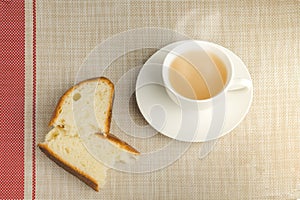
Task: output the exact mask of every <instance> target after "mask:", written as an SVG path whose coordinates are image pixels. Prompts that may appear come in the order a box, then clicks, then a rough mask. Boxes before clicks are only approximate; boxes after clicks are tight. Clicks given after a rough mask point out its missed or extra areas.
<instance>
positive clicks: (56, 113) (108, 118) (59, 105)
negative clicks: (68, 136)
mask: <svg viewBox="0 0 300 200" xmlns="http://www.w3.org/2000/svg"><path fill="white" fill-rule="evenodd" d="M100 81H104V82H106V83H107V84H108V85H109V86H110V87H111V90H112V92H111V96H110V104H109V108H108V112H107V116H106V122H105V126H106V127H105V128H106V131H105V133H109V130H110V123H111V117H112V105H113V94H114V84H113V83H112V82H111V81H110V80H109V79H108V78H106V77H97V78H91V79H87V80H84V81H82V82H80V83H78V84H76V85H74V86H72V87H71V88H69V89H68V90H67V91H66V92H65V93H64V94H63V95H62V96H61V97H60V99H59V101H58V103H57V106H56V108H55V110H54V112H53V114H52V117H51V120H50V122H49V124H48V126H54V125H55V122H56V121H57V119H58V117H59V115H60V112H61V109H62V107H63V105H64V102H65V99H66V98H67V97H68V96H69V95H71V93H72V92H73V90H75V89H76V88H78V87H79V86H81V85H83V84H85V83H87V82H100Z"/></svg>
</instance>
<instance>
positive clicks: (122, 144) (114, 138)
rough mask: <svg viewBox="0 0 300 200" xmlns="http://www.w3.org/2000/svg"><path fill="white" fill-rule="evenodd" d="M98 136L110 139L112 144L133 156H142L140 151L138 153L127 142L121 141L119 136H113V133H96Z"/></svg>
mask: <svg viewBox="0 0 300 200" xmlns="http://www.w3.org/2000/svg"><path fill="white" fill-rule="evenodd" d="M96 135H97V136H98V137H102V138H105V139H108V140H109V141H110V142H112V143H114V144H115V145H117V146H119V147H120V148H122V149H124V150H126V151H128V152H130V153H132V154H135V155H139V154H140V152H139V151H137V150H136V149H135V148H133V147H132V146H130V145H129V144H128V143H127V142H124V141H123V140H121V139H119V138H118V137H117V136H115V135H113V134H112V133H109V134H100V133H96Z"/></svg>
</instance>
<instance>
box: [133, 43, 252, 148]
mask: <svg viewBox="0 0 300 200" xmlns="http://www.w3.org/2000/svg"><path fill="white" fill-rule="evenodd" d="M181 43H182V41H179V42H175V43H172V44H169V45H167V46H165V47H163V48H162V49H160V50H158V51H157V52H156V53H155V54H154V55H152V56H151V57H150V58H149V59H148V60H147V61H146V63H145V64H144V66H143V67H142V68H141V70H140V72H139V75H138V77H137V81H136V101H137V104H138V107H139V109H140V111H141V113H142V115H143V116H144V118H145V119H146V121H147V122H148V123H149V124H150V125H151V126H152V127H153V128H154V129H155V130H157V131H158V132H160V133H161V134H163V135H166V136H168V137H170V138H173V139H176V140H180V141H186V142H205V141H209V140H213V139H217V138H219V137H221V136H224V135H225V134H227V133H229V132H230V131H231V130H233V129H234V128H235V127H236V126H237V125H238V124H239V123H240V122H241V121H242V120H243V119H244V117H245V116H246V114H247V113H248V111H249V108H250V106H251V103H252V98H253V86H252V85H251V87H250V88H249V89H248V90H245V91H239V92H229V93H227V94H226V95H225V102H226V103H225V112H224V109H223V113H218V111H217V110H216V109H214V108H213V107H211V108H208V109H205V110H195V111H185V110H184V111H183V110H182V109H181V108H180V106H178V105H177V104H175V103H174V102H173V101H172V100H171V99H170V98H169V96H168V95H167V93H166V90H165V88H164V87H163V82H162V76H161V70H162V63H163V61H164V58H165V57H166V55H167V53H168V52H170V50H171V49H173V48H174V47H176V46H177V45H179V44H181ZM216 46H218V47H219V48H222V49H223V50H224V51H225V52H226V53H227V54H228V56H229V57H230V58H231V60H232V62H233V65H234V68H235V69H234V70H235V74H236V75H235V76H236V77H239V78H246V79H248V80H251V77H250V74H249V72H248V70H247V67H246V66H245V64H244V63H243V61H242V60H241V59H240V58H239V57H238V56H237V55H235V54H234V53H233V52H231V51H230V50H228V49H226V48H224V47H222V46H219V45H216ZM221 110H222V109H221ZM183 116H184V117H183ZM216 116H217V117H216ZM220 117H221V120H219V119H220ZM218 118H219V119H218ZM216 119H217V120H216ZM222 119H224V120H222ZM195 120H196V127H195V126H193V124H195ZM220 124H221V125H220Z"/></svg>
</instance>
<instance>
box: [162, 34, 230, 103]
mask: <svg viewBox="0 0 300 200" xmlns="http://www.w3.org/2000/svg"><path fill="white" fill-rule="evenodd" d="M182 42H183V43H182V44H179V45H178V46H176V47H174V48H173V49H171V50H170V51H169V52H168V53H167V55H166V57H165V58H164V61H163V66H162V79H163V82H164V86H165V87H166V89H167V90H170V91H171V92H172V93H173V94H174V95H175V97H176V99H177V100H178V98H180V99H182V100H185V101H188V102H192V103H202V102H203V103H204V102H211V101H213V100H215V99H217V98H219V97H220V96H221V95H222V94H223V93H224V92H225V91H226V90H227V89H228V87H229V83H230V81H231V79H232V77H233V67H232V66H233V64H232V61H231V59H230V57H229V56H228V55H227V54H226V53H225V52H224V51H223V50H222V49H221V48H220V47H221V46H220V45H218V44H215V43H212V42H208V41H203V40H185V41H182ZM188 43H196V44H198V45H207V46H209V47H212V48H214V49H217V51H219V53H221V54H223V55H224V57H225V58H226V59H227V60H228V63H229V64H230V66H229V67H228V66H227V65H226V70H228V69H229V70H230V74H227V80H226V83H225V84H224V88H223V89H222V90H221V91H219V92H218V93H217V94H215V95H214V96H212V97H210V98H207V99H190V98H187V97H185V96H182V95H181V94H179V93H178V92H177V91H176V90H175V89H174V88H173V86H172V84H171V83H170V81H169V78H167V77H166V76H167V72H168V70H169V67H170V66H169V65H167V64H170V63H171V62H170V61H169V59H170V56H172V57H175V56H178V55H180V54H181V53H176V52H175V50H176V49H181V48H182V46H185V45H187V44H188ZM168 58H169V59H168ZM171 61H173V59H172V60H171ZM227 72H228V71H227Z"/></svg>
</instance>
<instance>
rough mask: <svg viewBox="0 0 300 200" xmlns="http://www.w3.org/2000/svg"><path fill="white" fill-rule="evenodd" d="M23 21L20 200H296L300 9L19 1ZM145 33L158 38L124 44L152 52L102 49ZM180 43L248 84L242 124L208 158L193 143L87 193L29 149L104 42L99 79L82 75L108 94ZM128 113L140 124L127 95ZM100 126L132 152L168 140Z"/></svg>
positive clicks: (123, 0)
mask: <svg viewBox="0 0 300 200" xmlns="http://www.w3.org/2000/svg"><path fill="white" fill-rule="evenodd" d="M25 17H26V18H25V19H26V23H25V33H26V35H25V38H26V42H25V61H26V63H25V64H26V68H25V78H26V79H25V110H26V113H25V122H24V123H25V154H24V155H25V159H24V160H25V161H24V162H25V163H24V166H25V173H24V176H25V179H24V184H25V186H24V188H25V189H24V194H25V198H26V199H30V198H32V195H33V194H34V195H35V198H37V199H50V198H52V199H82V198H84V199H96V198H98V199H296V198H300V145H299V144H300V115H299V113H300V106H299V105H300V103H299V95H300V84H299V80H300V1H299V0H287V1H283V0H273V1H267V0H263V1H238V0H232V1H221V0H220V1H218V0H212V1H208V0H202V1H197V0H182V1H180V0H176V1H171V0H161V1H158V0H152V1H146V0H142V1H128V0H111V1H93V0H86V1H79V0H76V1H74V0H73V1H71V0H69V1H68V0H55V1H37V2H35V1H29V0H28V1H25ZM34 17H35V18H34ZM150 27H151V28H152V29H151V30H153V28H154V29H157V30H158V31H157V35H155V34H154V35H149V34H148V35H142V34H137V35H136V38H131V37H129V38H128V40H126V42H127V43H128V44H133V45H137V47H140V44H137V43H139V42H141V41H142V42H143V41H144V42H145V41H146V42H147V41H148V39H149V40H150V41H151V44H149V45H145V46H144V47H143V48H135V49H132V48H131V50H134V51H129V50H128V49H130V48H128V49H127V47H126V49H124V50H123V53H124V54H123V55H122V56H120V57H117V58H116V59H114V56H115V55H116V54H114V53H115V50H116V51H119V50H120V48H121V50H120V52H121V51H122V48H124V46H122V44H120V46H118V43H114V44H113V43H107V44H105V41H110V40H111V39H112V38H113V40H112V41H116V40H114V39H115V38H114V37H117V36H118V34H119V36H120V34H121V35H122V34H125V35H126V34H128V35H130V34H131V35H132V32H129V33H128V31H133V30H147V29H149V28H150ZM173 34H174V35H173ZM184 37H186V38H191V39H198V40H206V41H211V42H214V43H217V44H220V45H222V46H224V47H226V48H228V49H230V50H231V51H233V52H234V53H235V54H236V55H238V56H239V57H240V58H241V59H242V60H243V61H244V63H245V65H246V66H247V67H248V70H249V73H250V75H251V77H252V80H253V86H254V93H253V103H252V106H251V108H250V111H249V113H248V115H247V116H246V118H245V119H244V120H243V121H242V122H241V123H240V124H239V126H238V127H237V128H235V129H234V130H233V131H232V132H231V133H229V134H227V135H226V136H224V137H222V138H220V139H218V141H217V143H216V145H215V148H214V149H213V150H212V152H211V153H210V154H209V155H208V156H207V157H205V158H203V159H199V158H198V154H199V149H201V147H203V144H202V143H194V144H191V145H190V147H189V148H188V149H187V151H186V152H185V153H183V155H182V156H181V157H180V158H179V159H177V160H175V161H174V162H173V163H172V164H170V165H168V166H165V167H163V168H162V169H160V170H156V171H153V172H148V173H141V174H134V173H125V172H120V171H118V170H113V169H111V170H109V172H108V176H107V180H106V181H107V182H106V185H105V186H104V187H103V188H102V189H101V190H100V192H95V191H93V190H92V189H91V188H89V187H88V186H86V185H85V184H83V183H82V182H80V181H79V180H78V179H76V178H75V177H74V176H72V175H70V174H69V173H67V172H66V171H64V170H63V169H61V168H60V167H58V166H57V165H56V164H55V163H53V162H52V161H50V160H49V159H48V158H47V157H46V156H45V155H44V154H43V153H42V152H41V151H40V150H39V149H38V148H37V147H36V146H35V145H33V144H37V143H39V142H42V141H43V140H44V137H45V135H46V133H47V132H48V131H49V130H50V128H49V127H48V126H47V124H48V121H49V120H50V118H51V114H52V112H53V110H54V108H55V105H56V103H57V101H58V100H59V98H60V96H61V95H62V94H63V93H64V91H65V90H67V89H68V88H69V87H71V86H72V85H73V84H74V82H76V80H78V77H79V76H80V75H78V73H79V72H80V73H85V69H83V68H82V67H83V66H85V65H91V63H89V64H86V62H85V61H86V58H87V57H88V56H91V54H90V53H91V52H92V51H93V50H94V49H95V47H97V46H98V45H101V44H105V45H107V46H105V45H104V46H103V47H101V48H102V49H104V50H106V51H107V52H108V53H107V57H105V58H98V59H99V60H100V62H103V63H106V62H109V61H113V62H111V63H109V66H108V67H107V68H106V70H105V71H104V72H103V73H102V72H101V71H100V70H99V71H93V73H90V71H89V72H87V74H85V76H84V77H89V76H90V75H94V76H100V75H105V76H107V77H109V78H110V79H111V80H112V81H113V82H114V83H115V85H116V84H117V83H118V81H119V80H120V78H121V77H122V75H124V74H125V73H126V72H128V70H130V69H132V68H134V67H136V66H141V65H142V64H143V63H144V62H145V61H146V60H147V59H148V58H149V57H150V56H151V55H152V54H153V53H154V52H155V51H156V50H157V49H158V48H159V47H162V46H163V45H165V44H167V43H170V42H172V41H176V40H180V39H181V38H184ZM153 39H157V40H153ZM142 44H143V43H142ZM98 47H99V46H98ZM33 49H35V51H33ZM32 52H34V53H35V55H34V53H32ZM34 58H35V59H36V60H35V59H34ZM35 61H36V63H34V62H35ZM93 63H97V61H93ZM33 64H35V65H34V66H35V68H34V70H33V68H32V66H33ZM121 89H122V87H121ZM33 103H36V104H35V106H33ZM129 113H130V117H131V119H132V120H133V121H134V123H135V124H140V125H141V126H146V125H147V124H146V123H145V121H143V119H142V117H141V114H140V113H139V110H138V108H137V107H136V105H135V100H134V98H133V99H131V100H130V105H129ZM116 114H118V110H116V111H114V115H116ZM33 119H34V120H35V122H36V123H35V132H34V133H33V134H32V130H33V129H32V120H33ZM111 127H112V128H111V129H112V132H113V133H114V134H116V135H118V136H119V137H121V138H123V139H124V140H126V141H127V142H129V143H131V144H132V145H133V146H135V147H136V148H137V149H139V150H140V151H141V152H143V153H147V152H150V151H155V150H158V149H159V148H163V147H164V146H166V145H167V144H168V143H169V142H172V140H171V139H169V138H167V137H165V136H163V135H160V134H156V135H155V136H153V137H151V138H148V139H140V138H134V137H130V136H129V135H127V134H125V133H124V131H123V130H122V128H120V127H119V126H118V124H117V123H116V120H112V125H111ZM131 128H132V130H134V131H137V130H139V129H138V127H131ZM170 154H172V152H170ZM33 159H34V162H32V160H33ZM32 190H34V191H35V192H34V193H33V192H32Z"/></svg>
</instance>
